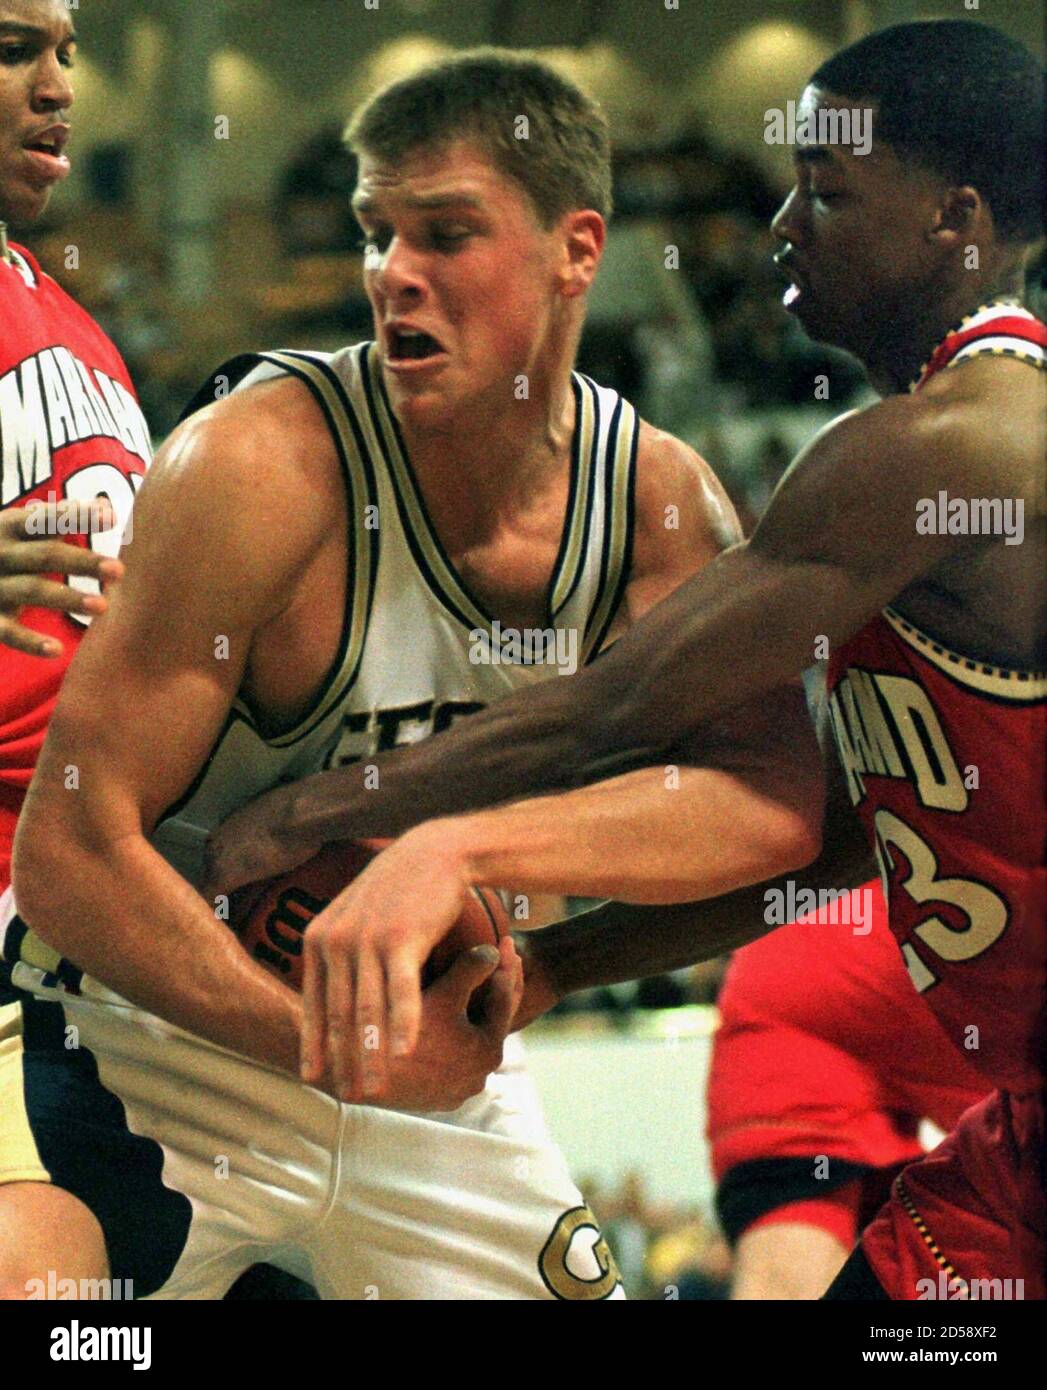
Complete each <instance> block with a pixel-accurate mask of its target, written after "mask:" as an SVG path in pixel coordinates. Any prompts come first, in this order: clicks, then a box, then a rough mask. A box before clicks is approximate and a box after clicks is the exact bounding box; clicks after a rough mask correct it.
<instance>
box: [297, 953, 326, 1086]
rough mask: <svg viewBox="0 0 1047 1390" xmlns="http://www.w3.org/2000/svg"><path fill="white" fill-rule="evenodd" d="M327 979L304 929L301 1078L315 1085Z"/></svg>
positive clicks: (321, 1068)
mask: <svg viewBox="0 0 1047 1390" xmlns="http://www.w3.org/2000/svg"><path fill="white" fill-rule="evenodd" d="M326 1001H327V981H326V974H325V970H324V956H323V951H322V950H321V949H320V945H319V943H318V941H316V940H315V939H310V933H309V932H308V931H307V932H306V933H305V936H304V938H303V940H302V1041H301V1074H302V1080H303V1081H305V1082H308V1083H309V1084H310V1085H312V1086H316V1085H319V1083H320V1081H321V1080H322V1079H323V1075H324V1047H325V1040H326V1037H327V1009H326Z"/></svg>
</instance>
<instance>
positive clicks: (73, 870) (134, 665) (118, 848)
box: [14, 384, 324, 1070]
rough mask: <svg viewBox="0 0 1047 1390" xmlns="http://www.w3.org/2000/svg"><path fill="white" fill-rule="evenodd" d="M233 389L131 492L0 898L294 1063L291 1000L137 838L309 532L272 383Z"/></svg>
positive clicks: (115, 985)
mask: <svg viewBox="0 0 1047 1390" xmlns="http://www.w3.org/2000/svg"><path fill="white" fill-rule="evenodd" d="M267 392H268V393H269V395H268V396H267V395H266V394H265V393H267ZM248 395H250V396H251V397H252V400H251V407H252V417H251V423H252V429H251V430H250V432H248V431H247V430H246V429H245V423H246V420H245V417H244V410H245V406H244V405H243V404H242V402H241V399H240V398H233V399H231V400H230V401H228V402H225V403H223V405H222V406H220V407H215V408H214V409H213V410H211V411H207V412H204V413H203V414H202V415H200V416H197V417H194V419H193V420H192V421H190V422H189V423H188V424H187V425H186V426H184V427H182V429H180V430H179V431H178V432H177V433H176V434H175V435H174V436H173V437H172V439H171V441H170V442H169V443H168V445H167V446H166V447H165V448H164V450H163V451H162V452H161V454H160V456H159V457H158V459H157V461H156V463H155V465H154V467H153V469H152V472H151V474H150V476H149V478H148V480H147V482H146V483H145V485H144V486H143V488H142V492H141V495H140V497H139V499H138V503H137V507H136V512H135V538H134V543H133V545H131V546H130V547H128V549H127V550H126V551H125V555H124V559H125V563H126V576H125V579H124V581H123V583H122V584H121V586H120V588H119V589H118V591H117V593H116V596H115V597H114V599H113V601H112V605H111V608H110V611H109V613H108V614H107V615H106V616H105V618H104V619H103V620H102V621H100V622H99V623H98V624H97V625H96V627H95V629H94V630H93V631H92V632H91V633H90V634H89V635H88V637H87V638H86V639H85V641H84V643H83V646H82V649H81V651H80V654H79V657H78V659H77V661H76V662H75V663H74V665H73V667H72V668H71V670H70V673H69V675H68V677H67V680H66V682H65V685H64V687H63V691H62V695H61V698H60V700H59V703H58V707H57V710H56V713H55V716H54V719H53V721H52V724H51V729H50V733H49V736H48V739H47V743H46V745H45V748H44V752H43V755H42V757H41V760H40V765H39V769H38V772H37V775H36V778H35V780H34V782H33V786H32V789H31V791H30V794H29V797H28V800H27V803H26V807H25V811H24V814H23V816H22V818H21V821H20V824H19V830H18V836H17V840H16V845H15V861H14V887H15V894H16V897H17V900H18V904H19V910H20V912H21V914H22V916H23V917H24V918H25V920H26V921H27V922H28V924H29V925H30V926H31V927H32V928H33V929H34V931H35V932H36V933H37V934H38V935H39V936H40V937H42V938H43V940H44V941H46V942H47V943H48V944H49V945H51V946H52V947H54V948H55V949H56V950H58V951H59V952H61V953H62V954H63V955H65V956H68V957H69V958H70V959H72V960H75V961H76V962H77V964H78V965H80V966H81V967H82V968H83V969H84V970H85V971H86V972H87V973H88V974H90V975H92V976H94V977H96V978H97V979H98V980H100V981H101V982H102V983H103V984H105V985H107V986H109V987H110V988H112V989H114V990H115V991H117V992H118V993H120V994H121V995H123V996H125V997H126V998H128V999H130V1000H131V1001H132V1002H133V1003H136V1004H139V1005H141V1006H143V1007H145V1008H147V1009H150V1010H152V1011H154V1012H155V1013H157V1014H159V1015H161V1016H162V1017H164V1018H166V1019H168V1020H169V1021H170V1022H172V1023H175V1024H177V1025H179V1026H181V1027H183V1028H186V1029H190V1030H192V1031H194V1032H196V1033H199V1034H201V1035H202V1036H203V1037H205V1038H208V1039H209V1040H210V1041H212V1042H214V1043H217V1044H219V1045H221V1046H225V1047H229V1048H233V1049H235V1050H237V1051H239V1052H242V1053H245V1054H247V1055H250V1056H253V1057H256V1058H258V1059H259V1060H261V1061H263V1062H267V1063H269V1064H271V1065H275V1066H280V1067H283V1068H286V1069H288V1070H295V1069H296V1066H297V1057H298V1036H299V1020H300V1003H299V1000H298V998H297V996H295V995H293V994H292V993H291V992H290V991H289V990H287V989H286V988H285V987H284V986H283V985H282V984H280V983H278V982H277V981H276V980H275V979H274V978H273V977H272V976H270V975H268V974H267V973H266V972H265V971H264V970H263V969H262V968H261V967H260V966H258V965H257V964H255V963H254V962H253V961H252V960H251V959H250V958H249V957H248V955H247V953H246V952H244V951H243V950H242V949H241V947H240V946H239V944H238V943H237V941H236V940H235V938H234V936H233V934H232V933H231V932H230V931H229V930H228V928H227V927H226V926H225V925H223V923H222V922H220V921H218V920H216V918H215V915H214V913H213V911H212V910H209V909H208V907H207V905H206V904H205V902H204V900H203V899H202V898H201V897H200V896H199V895H198V894H197V893H196V892H195V891H194V890H193V889H192V888H191V887H190V886H189V885H188V884H187V883H186V882H185V881H184V880H183V879H182V878H181V877H180V876H179V875H178V874H177V873H176V872H175V871H174V870H173V869H172V868H170V867H169V866H168V864H167V863H166V862H165V861H164V860H163V859H162V858H161V857H160V855H159V854H157V853H156V851H155V850H154V849H152V847H151V846H150V844H149V842H148V838H147V837H148V836H149V835H150V833H151V832H152V830H153V828H154V826H155V824H156V822H157V820H158V818H159V817H160V816H161V815H162V813H163V812H164V810H165V809H166V808H167V807H168V806H170V805H171V804H172V803H173V802H174V801H176V800H177V799H178V798H179V797H180V796H181V795H182V793H183V792H184V791H185V790H186V788H187V787H188V786H189V785H190V783H191V782H192V780H193V778H194V777H195V775H196V774H197V771H198V769H199V768H200V767H201V766H202V765H203V763H204V761H205V759H206V757H207V755H208V752H209V751H210V748H211V747H212V745H213V743H214V741H215V739H216V737H217V735H218V733H219V732H220V730H221V728H222V726H223V723H224V721H225V719H226V715H227V712H228V710H229V707H230V704H231V702H232V700H233V697H234V694H235V692H236V689H237V687H238V685H239V683H240V680H241V677H242V675H243V673H244V671H245V669H246V665H247V661H248V654H249V650H250V646H251V640H252V637H253V635H254V633H255V632H256V631H257V630H258V629H259V628H260V627H261V626H262V625H263V624H264V623H265V622H266V621H267V620H269V619H270V618H272V617H274V616H275V615H276V614H277V613H278V612H279V611H280V610H281V607H282V605H283V604H284V603H286V601H287V600H286V597H285V595H286V594H287V593H288V592H290V591H292V590H293V585H294V581H295V578H296V576H297V575H298V574H299V572H300V570H301V567H302V566H303V564H304V563H305V559H306V557H307V556H309V554H310V553H311V552H312V550H313V548H314V546H315V545H316V543H317V538H318V535H319V528H322V526H323V525H324V515H323V514H324V508H323V507H309V506H306V505H303V504H302V499H303V497H304V496H306V495H308V494H309V493H310V491H312V492H313V493H315V490H316V488H317V482H316V473H317V470H316V469H315V468H313V469H311V468H310V466H309V463H308V461H307V460H304V459H301V458H299V457H298V456H297V455H296V446H295V442H294V434H293V430H291V429H289V428H288V425H287V418H288V414H289V413H290V414H293V411H290V409H289V405H288V402H287V401H286V400H284V399H283V397H284V396H286V387H285V386H283V384H281V385H275V386H271V387H270V386H265V387H260V388H256V389H255V390H254V391H252V392H250V393H248ZM274 400H275V401H282V404H283V411H282V413H278V412H277V411H276V410H275V409H274V408H273V401H274ZM258 440H262V441H264V443H263V444H262V445H261V446H260V445H259V444H258V443H257V442H252V441H258ZM263 535H264V536H265V537H266V548H265V552H264V556H263V555H262V553H261V551H260V547H259V537H260V536H263ZM220 638H222V639H225V640H226V642H227V644H228V649H227V651H226V650H225V648H224V645H223V644H222V643H220V642H219V639H220Z"/></svg>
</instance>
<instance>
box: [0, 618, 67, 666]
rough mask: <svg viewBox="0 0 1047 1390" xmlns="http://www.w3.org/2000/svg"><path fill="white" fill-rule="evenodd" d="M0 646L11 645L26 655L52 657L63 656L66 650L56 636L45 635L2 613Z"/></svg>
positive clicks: (0, 619) (14, 649)
mask: <svg viewBox="0 0 1047 1390" xmlns="http://www.w3.org/2000/svg"><path fill="white" fill-rule="evenodd" d="M0 646H3V647H10V648H11V649H12V650H13V651H16V652H25V654H26V656H42V657H47V658H51V659H52V660H53V659H54V658H55V657H56V656H61V655H62V652H63V651H64V650H65V649H64V647H63V646H62V644H61V642H59V641H58V640H57V639H56V638H54V637H45V636H44V634H43V633H42V632H34V631H33V630H32V628H28V627H23V626H22V624H21V623H16V622H15V620H14V619H13V618H5V617H4V616H3V615H2V614H0Z"/></svg>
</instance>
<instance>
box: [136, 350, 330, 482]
mask: <svg viewBox="0 0 1047 1390" xmlns="http://www.w3.org/2000/svg"><path fill="white" fill-rule="evenodd" d="M157 463H158V464H160V465H161V466H162V467H164V468H166V469H167V470H168V471H170V470H172V469H174V470H175V471H181V470H184V469H185V468H187V467H190V466H191V467H192V468H193V470H194V471H197V472H200V471H203V472H206V474H207V475H208V481H209V482H211V483H217V484H223V485H228V486H229V487H234V488H235V487H237V486H238V485H243V486H248V487H253V488H254V489H256V490H257V489H260V488H262V487H272V488H273V489H274V490H275V491H276V492H278V493H282V494H286V493H288V492H289V491H291V490H292V489H294V488H297V487H301V486H302V485H306V484H308V485H310V486H313V487H316V486H319V487H323V486H325V484H326V485H327V486H329V487H334V486H336V485H338V483H339V470H338V460H337V455H336V452H335V446H334V442H333V440H332V439H331V435H330V431H329V430H328V428H327V426H326V423H325V421H324V418H323V415H322V413H321V411H320V408H319V406H318V405H317V404H316V401H315V400H314V399H313V397H312V394H311V393H310V391H309V389H308V387H306V386H305V385H304V384H303V383H302V382H300V381H297V380H295V379H293V378H290V377H281V378H279V379H277V380H274V381H264V382H260V383H258V384H257V385H255V386H250V387H248V388H246V389H245V390H242V391H236V392H234V393H233V394H232V395H231V396H228V397H226V398H225V399H223V400H220V401H216V402H215V404H214V405H209V406H207V407H205V408H204V409H203V410H200V411H198V412H197V413H196V414H195V415H193V416H191V417H190V418H189V419H188V420H186V421H185V422H184V423H183V424H181V425H179V427H178V428H177V429H176V430H175V431H174V433H173V434H172V435H171V437H170V439H168V440H167V441H166V443H165V444H164V446H163V448H162V449H161V451H160V454H159V455H158V458H157Z"/></svg>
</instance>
